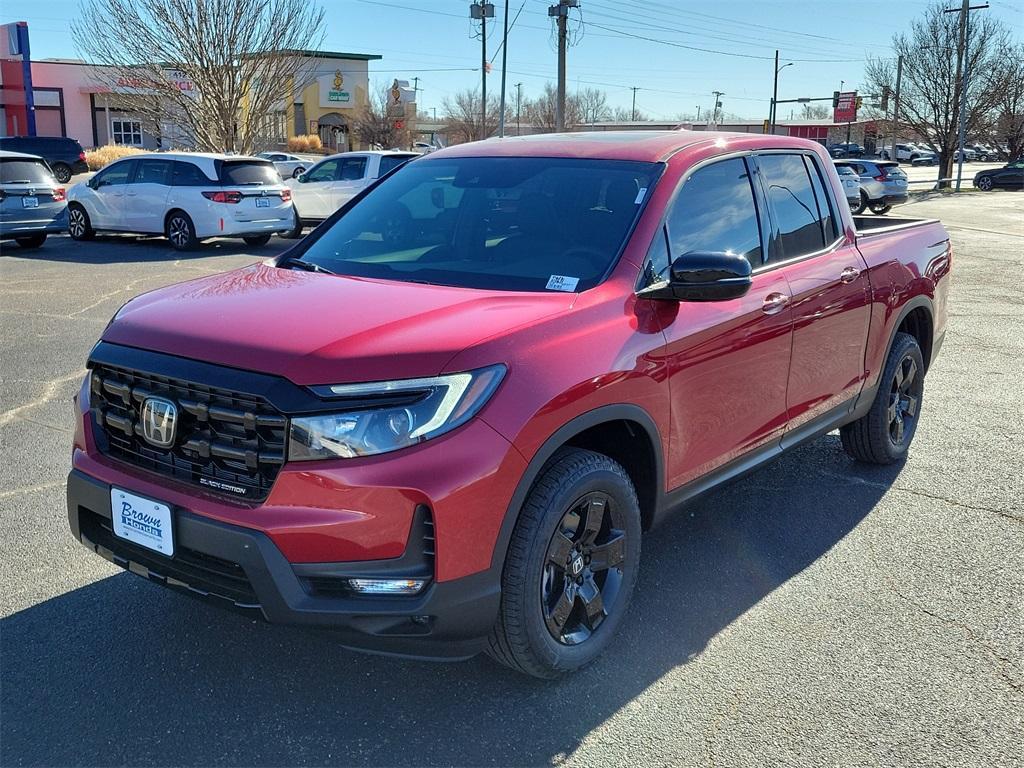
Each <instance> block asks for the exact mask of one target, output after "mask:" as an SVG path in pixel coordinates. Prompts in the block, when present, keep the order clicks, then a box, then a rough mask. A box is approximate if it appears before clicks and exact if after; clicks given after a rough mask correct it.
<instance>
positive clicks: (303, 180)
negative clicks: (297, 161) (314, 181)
mask: <svg viewBox="0 0 1024 768" xmlns="http://www.w3.org/2000/svg"><path fill="white" fill-rule="evenodd" d="M295 180H296V181H297V182H299V184H305V183H306V174H304V173H300V174H299V175H298V176H296V177H295Z"/></svg>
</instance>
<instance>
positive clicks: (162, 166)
mask: <svg viewBox="0 0 1024 768" xmlns="http://www.w3.org/2000/svg"><path fill="white" fill-rule="evenodd" d="M172 165H173V163H172V162H171V161H170V160H140V161H139V170H138V171H137V172H136V174H135V180H134V181H133V182H132V183H133V184H163V185H164V186H168V185H169V184H170V183H171V166H172Z"/></svg>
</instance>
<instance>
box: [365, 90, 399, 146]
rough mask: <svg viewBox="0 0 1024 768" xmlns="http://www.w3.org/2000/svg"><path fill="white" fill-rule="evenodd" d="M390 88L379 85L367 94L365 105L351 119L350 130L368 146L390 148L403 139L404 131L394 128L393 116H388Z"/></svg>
mask: <svg viewBox="0 0 1024 768" xmlns="http://www.w3.org/2000/svg"><path fill="white" fill-rule="evenodd" d="M390 91H391V88H390V86H387V85H381V86H378V87H376V88H374V89H373V90H372V91H371V92H370V93H369V94H367V100H366V106H365V107H363V108H362V109H361V110H360V111H359V113H358V114H357V115H356V117H355V119H354V120H353V121H352V131H353V133H355V135H356V136H357V137H358V138H359V140H360V141H361V142H363V143H364V144H366V145H367V146H370V147H374V146H377V147H380V148H382V149H391V148H392V147H397V146H399V145H400V144H402V143H403V142H404V141H405V134H406V132H405V131H404V130H402V129H400V128H395V118H393V117H389V116H388V101H389V94H390Z"/></svg>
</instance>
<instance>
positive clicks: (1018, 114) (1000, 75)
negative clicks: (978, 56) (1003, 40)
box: [989, 43, 1024, 160]
mask: <svg viewBox="0 0 1024 768" xmlns="http://www.w3.org/2000/svg"><path fill="white" fill-rule="evenodd" d="M995 58H996V64H995V66H994V68H993V69H992V73H991V77H990V79H989V87H990V88H991V89H992V90H994V91H995V93H996V97H997V100H996V105H995V109H994V111H993V126H992V130H991V133H990V135H991V137H992V138H993V139H994V140H995V141H997V142H999V143H1005V144H1006V147H1007V149H1008V150H1009V152H1010V157H1009V159H1010V160H1016V159H1017V158H1019V157H1022V156H1024V44H1019V43H1018V44H1017V45H1006V46H1005V47H1004V48H1003V49H1002V50H1001V51H1000V52H999V54H998V55H997V56H996V57H995Z"/></svg>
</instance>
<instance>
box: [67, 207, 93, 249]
mask: <svg viewBox="0 0 1024 768" xmlns="http://www.w3.org/2000/svg"><path fill="white" fill-rule="evenodd" d="M68 234H69V235H71V239H72V240H92V239H93V238H94V237H95V236H96V231H95V230H94V229H93V228H92V222H91V221H90V220H89V214H88V213H87V212H86V210H85V208H83V207H82V206H80V205H79V204H78V203H72V204H71V205H69V206H68Z"/></svg>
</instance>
